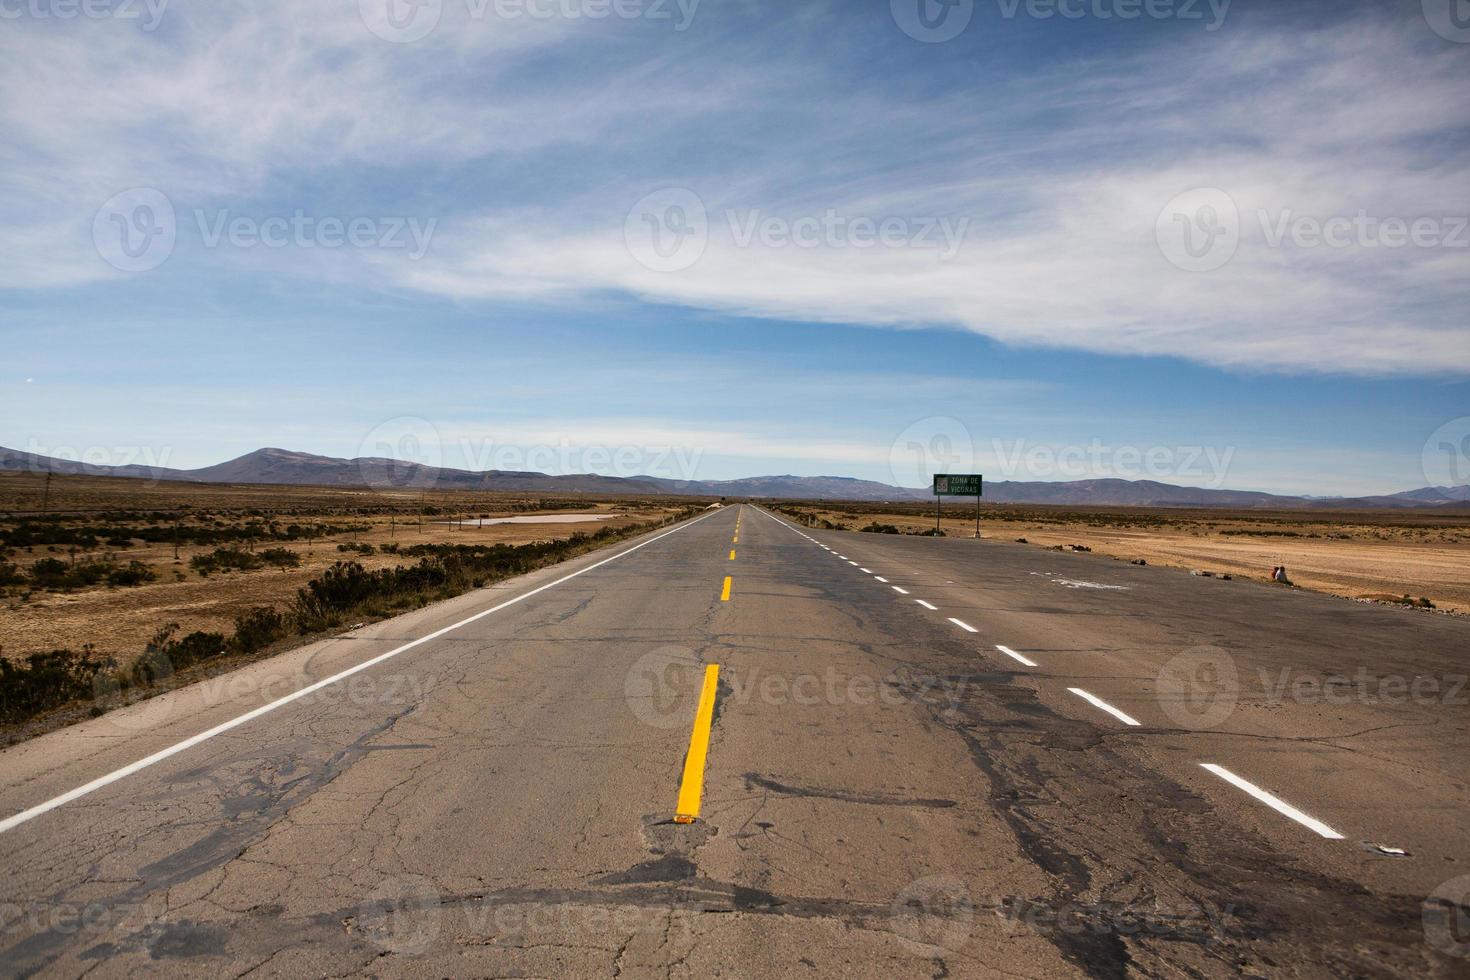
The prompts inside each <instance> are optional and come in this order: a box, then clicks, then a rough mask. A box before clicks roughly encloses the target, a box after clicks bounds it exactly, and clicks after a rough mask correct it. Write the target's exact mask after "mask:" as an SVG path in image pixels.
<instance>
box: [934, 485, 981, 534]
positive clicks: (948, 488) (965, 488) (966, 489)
mask: <svg viewBox="0 0 1470 980" xmlns="http://www.w3.org/2000/svg"><path fill="white" fill-rule="evenodd" d="M984 492H985V477H984V476H982V475H981V474H979V473H963V474H959V473H935V474H934V530H936V531H938V530H939V515H940V510H941V507H942V501H943V499H944V498H945V497H974V498H975V537H976V538H977V539H978V538H979V537H980V497H981V495H982V494H984Z"/></svg>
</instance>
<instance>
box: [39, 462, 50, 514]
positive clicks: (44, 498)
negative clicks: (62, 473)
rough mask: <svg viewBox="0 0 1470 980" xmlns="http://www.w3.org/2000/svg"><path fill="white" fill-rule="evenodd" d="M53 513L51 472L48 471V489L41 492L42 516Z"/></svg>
mask: <svg viewBox="0 0 1470 980" xmlns="http://www.w3.org/2000/svg"><path fill="white" fill-rule="evenodd" d="M50 512H51V471H50V470H47V471H46V489H44V490H42V491H41V514H42V515H45V514H49V513H50Z"/></svg>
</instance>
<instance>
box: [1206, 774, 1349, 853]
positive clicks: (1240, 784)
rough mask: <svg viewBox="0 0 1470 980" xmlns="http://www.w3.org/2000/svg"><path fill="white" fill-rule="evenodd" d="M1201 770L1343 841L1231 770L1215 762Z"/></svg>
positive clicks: (1325, 835)
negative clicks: (1207, 771) (1205, 770)
mask: <svg viewBox="0 0 1470 980" xmlns="http://www.w3.org/2000/svg"><path fill="white" fill-rule="evenodd" d="M1200 768H1202V769H1207V770H1209V771H1210V772H1212V773H1214V774H1215V775H1217V776H1219V777H1220V778H1221V779H1223V780H1225V781H1226V782H1227V783H1229V784H1230V785H1232V786H1234V787H1235V788H1236V789H1239V790H1244V791H1245V792H1246V793H1249V794H1250V795H1251V796H1254V797H1255V798H1256V799H1258V800H1260V801H1261V802H1262V803H1264V804H1266V805H1267V806H1269V807H1270V808H1271V809H1273V810H1275V811H1276V812H1277V813H1279V814H1281V815H1282V816H1284V817H1289V818H1291V819H1292V820H1295V821H1296V822H1297V823H1299V824H1301V825H1302V826H1303V827H1306V828H1308V829H1309V830H1312V831H1314V832H1316V833H1318V834H1320V835H1321V836H1323V837H1326V838H1327V839H1328V840H1342V834H1339V833H1338V832H1337V831H1335V830H1333V829H1332V828H1331V827H1329V826H1327V825H1326V824H1325V823H1323V822H1322V821H1320V820H1318V819H1317V818H1316V817H1309V816H1307V815H1306V814H1305V813H1303V812H1302V811H1300V810H1298V809H1297V808H1296V807H1294V806H1292V805H1291V804H1290V803H1287V802H1286V801H1285V800H1282V799H1279V798H1277V797H1275V796H1272V795H1271V794H1270V793H1268V792H1266V791H1265V790H1263V789H1261V788H1260V787H1259V786H1256V785H1254V784H1253V783H1250V782H1248V781H1246V780H1244V779H1241V778H1240V777H1239V776H1237V775H1236V774H1235V773H1233V772H1231V771H1230V770H1229V769H1226V768H1225V767H1224V766H1217V765H1215V764H1214V763H1213V762H1201V763H1200Z"/></svg>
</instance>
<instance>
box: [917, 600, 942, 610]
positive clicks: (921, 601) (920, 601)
mask: <svg viewBox="0 0 1470 980" xmlns="http://www.w3.org/2000/svg"><path fill="white" fill-rule="evenodd" d="M914 601H915V602H917V603H918V604H919V605H921V606H923V607H924V608H925V609H927V610H929V611H930V612H938V611H939V607H938V606H934V605H930V604H929V603H927V602H925V601H924V600H923V599H915V600H914Z"/></svg>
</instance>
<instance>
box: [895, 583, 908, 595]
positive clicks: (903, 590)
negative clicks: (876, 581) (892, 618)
mask: <svg viewBox="0 0 1470 980" xmlns="http://www.w3.org/2000/svg"><path fill="white" fill-rule="evenodd" d="M893 591H894V592H897V593H898V594H899V595H908V594H909V590H908V589H900V588H899V587H898V586H896V585H895V586H894V587H893Z"/></svg>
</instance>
